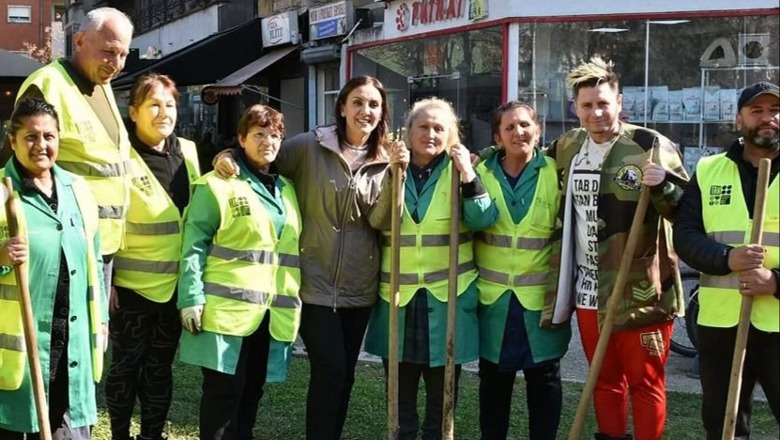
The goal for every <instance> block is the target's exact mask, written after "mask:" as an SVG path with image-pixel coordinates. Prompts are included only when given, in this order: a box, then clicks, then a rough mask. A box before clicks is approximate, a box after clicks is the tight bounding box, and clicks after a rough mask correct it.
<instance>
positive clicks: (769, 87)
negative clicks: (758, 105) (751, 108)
mask: <svg viewBox="0 0 780 440" xmlns="http://www.w3.org/2000/svg"><path fill="white" fill-rule="evenodd" d="M764 94H770V95H773V96H774V97H776V98H780V88H778V87H777V84H772V83H768V82H766V81H762V82H757V83H755V84H753V85H750V86H747V87H745V90H743V91H742V94H740V95H739V101H737V111H742V107H744V106H746V105H748V104H750V103H751V102H753V100H754V99H756V98H757V97H759V96H761V95H764Z"/></svg>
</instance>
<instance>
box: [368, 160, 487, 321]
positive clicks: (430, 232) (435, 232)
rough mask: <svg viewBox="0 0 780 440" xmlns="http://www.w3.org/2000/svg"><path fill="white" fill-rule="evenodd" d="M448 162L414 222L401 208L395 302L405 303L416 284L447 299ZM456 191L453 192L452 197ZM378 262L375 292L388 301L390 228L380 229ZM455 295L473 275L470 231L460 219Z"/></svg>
mask: <svg viewBox="0 0 780 440" xmlns="http://www.w3.org/2000/svg"><path fill="white" fill-rule="evenodd" d="M451 178H452V162H449V163H448V165H447V167H446V168H445V169H444V170H442V173H441V175H440V176H439V180H438V182H436V187H435V188H434V193H433V197H432V198H431V202H430V205H428V210H427V211H426V212H425V216H424V217H423V218H422V220H421V221H420V223H419V224H418V223H415V221H414V219H412V217H411V216H410V215H409V210H408V209H404V213H403V220H402V221H401V237H400V238H401V240H400V243H401V269H400V278H399V280H400V289H399V290H400V296H399V305H400V306H401V307H404V306H406V304H408V303H409V301H411V300H412V297H414V293H415V292H417V290H418V289H420V288H423V287H424V288H426V289H428V290H429V291H430V292H431V293H432V294H433V296H434V297H436V299H438V300H439V301H441V302H447V292H448V286H449V283H448V277H449V267H450V263H449V252H450V246H449V245H450V204H451V200H452V194H451V193H450V180H451ZM458 196H459V195H458V194H456V195H455V197H458ZM382 235H383V237H382V238H383V240H382V266H381V274H380V280H379V295H380V296H381V297H382V299H384V300H385V301H388V302H389V301H390V232H389V231H384V232H382ZM458 243H459V245H458V295H461V294H463V292H465V291H466V289H467V288H468V287H469V285H470V284H471V283H472V282H473V281H474V280H475V279H476V278H477V268H476V266H475V264H474V252H473V249H472V234H471V231H469V230H468V228H466V226H465V225H464V224H463V222H460V235H459V237H458Z"/></svg>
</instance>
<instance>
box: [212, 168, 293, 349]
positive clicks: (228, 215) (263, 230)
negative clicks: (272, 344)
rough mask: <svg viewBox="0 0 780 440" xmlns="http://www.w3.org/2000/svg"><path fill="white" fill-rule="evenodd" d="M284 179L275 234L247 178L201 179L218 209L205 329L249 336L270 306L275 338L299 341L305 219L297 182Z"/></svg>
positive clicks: (272, 330) (271, 223)
mask: <svg viewBox="0 0 780 440" xmlns="http://www.w3.org/2000/svg"><path fill="white" fill-rule="evenodd" d="M280 179H281V177H280ZM284 183H285V184H284V185H283V187H282V193H281V197H282V200H283V202H284V207H285V211H286V213H285V214H286V215H285V225H284V229H283V230H282V233H281V236H279V237H278V238H277V231H276V228H275V227H274V224H273V222H272V221H271V219H270V218H269V216H268V214H267V212H266V210H265V207H264V206H263V204H262V202H261V201H260V200H259V198H258V195H257V194H256V193H255V192H254V190H253V189H252V187H251V186H250V185H249V184H248V183H247V182H246V181H243V180H238V179H230V180H223V179H220V178H218V177H216V176H214V175H213V174H212V175H207V176H206V177H204V178H203V179H201V180H199V181H198V182H197V184H206V185H208V186H209V187H210V189H211V192H212V194H213V195H214V197H215V198H216V199H217V204H218V205H219V210H220V225H219V229H218V230H217V232H216V234H215V235H214V240H213V242H212V245H211V247H210V248H209V251H208V256H207V258H206V267H205V270H204V272H203V284H204V287H203V290H204V293H205V295H206V305H205V307H204V309H203V329H204V330H207V331H210V332H214V333H219V334H224V335H233V336H247V335H250V334H252V332H254V331H255V330H257V328H258V327H259V326H260V323H261V322H262V320H263V317H264V316H265V312H266V311H267V310H270V313H271V320H270V324H269V330H270V333H271V337H273V338H274V339H276V340H277V341H282V342H293V341H294V340H295V337H296V335H297V333H298V327H299V325H300V319H301V300H300V298H299V297H298V291H299V289H300V284H301V270H300V257H299V254H298V241H299V237H300V233H301V218H300V213H299V211H298V201H297V198H296V196H295V190H294V188H293V185H292V183H290V182H289V181H287V180H284Z"/></svg>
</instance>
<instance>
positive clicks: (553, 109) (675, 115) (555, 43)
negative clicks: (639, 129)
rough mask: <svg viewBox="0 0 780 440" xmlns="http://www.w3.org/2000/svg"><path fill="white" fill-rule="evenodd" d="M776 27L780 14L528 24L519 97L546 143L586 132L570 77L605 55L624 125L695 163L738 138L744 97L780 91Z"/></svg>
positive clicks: (522, 40) (522, 49)
mask: <svg viewBox="0 0 780 440" xmlns="http://www.w3.org/2000/svg"><path fill="white" fill-rule="evenodd" d="M778 24H780V18H779V17H778V16H776V15H774V16H750V17H719V18H691V19H685V20H616V21H591V22H570V23H541V24H521V25H520V31H519V32H520V47H519V54H520V56H519V66H518V81H519V84H518V97H517V98H518V99H521V100H525V101H528V102H530V103H532V104H534V105H535V106H536V108H537V111H538V112H539V114H540V117H541V118H542V119H543V121H542V122H543V125H544V128H545V133H544V140H545V141H546V143H549V142H550V141H552V140H554V139H555V138H556V137H557V136H558V135H560V134H561V133H563V132H564V131H566V130H570V129H572V128H575V127H577V126H579V122H578V121H577V118H576V116H575V114H574V112H573V110H572V104H573V97H572V95H571V90H570V89H569V87H568V86H567V85H566V81H565V80H566V75H567V74H568V72H569V71H570V70H571V69H572V68H573V67H575V66H576V65H578V64H580V63H582V62H584V61H586V60H587V59H589V58H590V57H592V56H594V55H599V56H601V57H603V58H605V59H607V60H611V61H613V62H614V63H615V65H616V70H617V71H618V73H619V75H620V85H621V91H622V93H623V102H624V105H623V117H624V118H625V119H626V120H628V121H629V122H631V123H634V124H637V125H646V126H648V127H650V128H653V129H655V130H658V131H659V132H661V133H662V134H664V135H666V136H668V137H669V138H670V139H672V140H673V141H675V142H677V143H679V144H680V147H681V150H682V151H683V152H684V154H686V155H687V153H688V152H690V153H691V154H690V156H691V157H692V156H694V155H697V154H701V153H702V151H705V150H703V148H705V147H707V148H714V149H717V148H722V147H725V146H727V145H728V144H729V143H730V142H731V141H733V140H734V139H735V138H736V137H737V133H736V132H735V127H734V119H735V116H736V113H735V112H736V99H737V97H738V96H739V92H740V91H741V90H742V88H744V87H745V86H747V85H749V84H751V83H753V82H756V81H770V82H774V83H777V82H778V78H779V75H778V65H780V60H778V58H779V57H780V55H779V53H778V46H777V44H778ZM708 151H712V150H708ZM687 159H689V158H686V162H687V163H686V165H688V166H692V161H691V160H687Z"/></svg>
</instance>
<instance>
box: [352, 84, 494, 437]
mask: <svg viewBox="0 0 780 440" xmlns="http://www.w3.org/2000/svg"><path fill="white" fill-rule="evenodd" d="M406 133H407V137H408V139H407V141H408V143H409V144H410V145H411V161H410V164H409V168H408V169H407V172H406V181H405V188H404V189H405V192H404V196H405V200H404V202H405V210H404V215H403V220H402V222H401V240H400V242H401V268H400V297H399V306H400V309H399V311H398V322H399V330H398V339H399V358H400V359H399V361H400V365H399V378H398V382H399V383H398V394H399V396H398V411H399V414H398V419H399V420H398V421H399V429H400V433H399V437H398V438H399V439H401V440H403V439H415V438H417V432H418V430H420V428H421V430H422V438H423V439H426V440H427V439H439V438H441V429H442V427H441V426H442V423H441V421H442V403H443V398H444V364H445V346H446V344H445V342H446V328H447V292H448V285H449V283H448V280H447V275H448V270H449V269H448V268H449V257H448V256H449V244H450V223H451V221H452V218H451V200H452V198H453V197H462V201H460V202H459V203H460V205H461V207H462V212H463V215H462V219H458V221H460V234H459V237H458V243H459V245H458V279H457V282H458V301H457V302H458V305H457V321H456V322H457V327H456V335H455V359H454V361H455V364H456V383H457V377H458V376H459V373H460V365H461V364H462V363H464V362H469V361H473V360H475V359H476V358H477V356H478V354H479V350H478V342H479V339H478V324H477V287H476V279H477V269H476V266H475V264H474V258H473V252H472V244H473V243H472V233H471V231H474V230H479V229H481V228H483V227H484V225H486V222H487V221H488V218H487V217H486V216H485V215H484V214H485V208H486V207H487V206H489V205H490V199H489V198H488V194H487V192H486V191H485V188H484V187H483V185H482V183H481V181H480V179H479V177H478V176H477V175H476V173H475V171H474V168H473V167H472V166H471V161H470V157H469V150H468V149H467V148H466V147H465V146H463V145H461V144H460V136H459V134H458V118H457V116H456V115H455V111H454V110H453V108H452V106H451V105H450V104H449V103H448V102H446V101H444V100H441V99H439V98H428V99H423V100H421V101H418V102H417V103H415V104H414V105H413V106H412V109H411V110H410V111H409V115H408V117H407V119H406ZM456 171H457V172H459V173H460V182H461V183H460V191H459V193H458V194H452V193H451V190H450V186H451V185H450V182H451V176H452V173H454V172H456ZM383 235H384V242H383V245H382V261H381V264H382V269H381V274H380V286H379V296H380V300H379V302H377V305H376V306H375V308H374V311H373V314H372V316H371V322H370V324H369V329H368V334H367V336H366V351H368V352H369V353H373V354H376V355H378V356H381V357H382V358H383V359H385V364H386V362H387V357H388V351H387V344H388V310H389V296H390V285H389V278H390V236H389V234H388V233H386V232H385V233H384V234H383ZM421 377H422V379H423V380H424V381H425V389H426V405H425V419H424V421H423V423H422V427H420V423H419V419H418V416H417V389H418V384H419V382H420V378H421ZM456 389H457V386H456Z"/></svg>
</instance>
